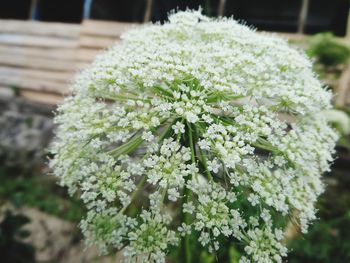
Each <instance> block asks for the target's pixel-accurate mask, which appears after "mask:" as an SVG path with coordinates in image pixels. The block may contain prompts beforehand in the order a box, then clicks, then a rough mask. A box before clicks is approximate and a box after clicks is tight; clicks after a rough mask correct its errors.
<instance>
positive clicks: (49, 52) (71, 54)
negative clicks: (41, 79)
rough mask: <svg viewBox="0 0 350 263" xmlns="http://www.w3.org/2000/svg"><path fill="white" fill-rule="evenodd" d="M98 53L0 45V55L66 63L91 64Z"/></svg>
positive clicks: (88, 50) (92, 50)
mask: <svg viewBox="0 0 350 263" xmlns="http://www.w3.org/2000/svg"><path fill="white" fill-rule="evenodd" d="M99 52H100V51H99V50H95V49H87V48H80V49H75V48H74V49H69V48H37V47H21V46H11V45H0V54H5V55H14V56H33V57H36V58H48V59H57V60H68V61H75V60H77V61H86V62H91V61H92V60H93V58H94V57H95V56H96V55H97V54H98V53H99Z"/></svg>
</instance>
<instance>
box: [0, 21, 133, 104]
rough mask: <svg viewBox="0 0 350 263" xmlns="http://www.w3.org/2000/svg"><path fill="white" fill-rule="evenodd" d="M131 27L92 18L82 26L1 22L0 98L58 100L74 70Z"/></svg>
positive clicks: (84, 64)
mask: <svg viewBox="0 0 350 263" xmlns="http://www.w3.org/2000/svg"><path fill="white" fill-rule="evenodd" d="M133 26H134V25H133V24H129V23H116V22H105V21H93V20H85V21H84V22H83V23H82V24H64V23H46V22H35V21H17V20H0V96H14V95H16V96H22V97H24V98H27V99H30V100H34V101H38V102H43V103H48V104H54V103H57V102H59V101H60V100H62V96H64V95H67V94H68V93H69V84H70V83H71V81H72V79H73V76H74V74H76V72H78V71H79V70H81V69H83V68H84V67H86V66H87V65H88V64H89V63H90V62H91V61H92V60H93V58H94V56H95V55H96V54H97V53H98V52H100V51H101V50H102V49H104V48H106V47H108V46H110V45H111V44H113V43H114V42H115V41H118V40H119V39H120V35H121V34H122V33H123V32H124V31H126V30H127V29H129V28H131V27H133Z"/></svg>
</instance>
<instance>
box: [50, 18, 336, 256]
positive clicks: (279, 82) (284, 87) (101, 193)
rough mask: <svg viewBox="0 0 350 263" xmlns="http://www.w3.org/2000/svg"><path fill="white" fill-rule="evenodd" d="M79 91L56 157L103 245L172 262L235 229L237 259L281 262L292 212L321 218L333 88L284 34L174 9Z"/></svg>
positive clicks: (61, 127)
mask: <svg viewBox="0 0 350 263" xmlns="http://www.w3.org/2000/svg"><path fill="white" fill-rule="evenodd" d="M72 89H73V95H72V96H71V97H68V98H66V99H65V101H64V102H63V104H62V105H60V107H59V112H58V114H57V116H56V118H55V121H56V123H57V124H58V128H57V139H56V141H55V142H54V143H53V145H52V152H53V153H54V158H53V159H52V160H51V162H50V164H51V167H52V168H53V170H54V173H55V174H56V175H57V176H58V177H59V178H60V181H61V184H62V185H64V186H67V187H68V189H69V191H70V193H72V194H73V193H76V192H77V193H78V194H79V195H80V196H81V199H82V200H83V202H84V203H85V205H86V208H87V210H88V212H87V215H86V217H85V218H84V219H83V220H82V221H81V224H80V225H81V228H82V231H83V233H84V235H85V236H86V240H87V242H88V244H94V245H97V246H99V247H100V249H101V250H102V252H108V251H110V250H114V249H117V250H118V249H123V251H124V255H125V260H126V262H164V261H165V257H166V255H167V254H168V253H169V252H170V251H171V250H172V249H176V247H177V246H184V247H185V248H187V249H189V248H193V247H195V244H193V242H194V240H196V241H198V246H203V247H204V248H206V249H208V250H209V252H213V253H214V252H215V251H217V250H220V249H223V246H221V243H222V242H223V241H224V240H231V241H232V240H233V241H234V244H238V245H236V246H237V249H238V250H239V251H241V253H242V256H241V259H240V260H241V262H282V257H284V256H286V252H287V249H286V248H285V246H284V245H283V238H284V234H283V233H284V232H283V228H284V227H285V226H286V224H287V223H288V222H290V221H292V222H294V223H295V224H297V225H299V226H300V229H301V231H302V232H306V231H307V228H308V225H309V223H310V221H312V220H313V219H315V207H314V204H315V202H316V200H317V197H318V196H319V195H320V194H321V193H322V191H323V188H324V187H323V183H322V181H321V178H320V175H321V174H322V173H323V172H325V171H327V170H328V169H329V163H330V162H331V161H332V153H333V151H334V150H333V149H334V146H335V141H336V139H337V134H336V133H335V132H334V131H333V130H332V129H331V128H330V127H329V126H328V125H327V122H326V120H325V118H324V117H323V116H322V111H324V110H327V109H329V108H331V104H330V99H331V96H332V95H331V93H330V92H329V91H327V90H325V89H324V88H323V87H322V85H321V84H320V82H319V81H318V80H317V78H316V77H315V74H314V73H313V72H312V65H311V63H310V61H309V60H308V59H307V58H306V57H305V55H304V54H302V53H301V52H300V51H298V50H295V49H292V48H290V47H289V46H288V44H287V42H286V41H285V40H282V39H280V38H278V37H275V36H272V35H267V34H262V33H257V32H255V31H254V30H252V29H250V28H248V27H247V26H244V25H240V24H239V23H237V22H236V21H235V20H233V19H226V18H219V19H211V18H208V17H206V16H203V15H201V14H200V12H199V11H186V12H178V13H175V14H172V15H170V17H169V22H167V23H165V24H163V25H161V24H153V25H146V26H143V27H141V28H138V29H134V30H132V31H130V32H128V33H126V34H124V35H123V37H122V42H121V43H120V44H116V45H114V46H113V47H111V48H110V49H109V50H107V51H106V52H104V53H103V54H101V55H99V56H98V57H97V58H96V59H95V61H94V62H93V64H92V66H91V67H90V68H88V69H87V70H85V71H84V72H82V73H81V74H80V75H78V76H77V78H76V81H75V83H74V84H73V87H72ZM189 238H191V244H189V243H190V242H189ZM194 253H195V251H193V252H192V254H194ZM190 256H191V255H189V254H188V251H187V254H186V256H185V258H186V261H185V259H183V260H179V262H189V261H190Z"/></svg>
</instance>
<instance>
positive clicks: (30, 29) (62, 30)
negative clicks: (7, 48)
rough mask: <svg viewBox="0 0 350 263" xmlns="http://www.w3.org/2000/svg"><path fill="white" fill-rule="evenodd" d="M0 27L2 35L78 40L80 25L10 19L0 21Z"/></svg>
mask: <svg viewBox="0 0 350 263" xmlns="http://www.w3.org/2000/svg"><path fill="white" fill-rule="evenodd" d="M0 25H1V27H0V31H1V32H4V33H23V34H27V35H39V36H56V37H63V38H78V37H79V34H80V27H81V25H80V24H68V23H52V22H38V21H28V20H25V21H21V20H11V19H1V20H0Z"/></svg>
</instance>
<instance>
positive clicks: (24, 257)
mask: <svg viewBox="0 0 350 263" xmlns="http://www.w3.org/2000/svg"><path fill="white" fill-rule="evenodd" d="M28 222H29V219H28V218H27V217H25V216H22V215H13V214H11V212H9V211H7V212H6V215H5V217H4V219H3V221H2V222H1V223H0V259H1V262H4V263H6V262H11V263H34V262H36V261H35V250H34V248H33V247H32V246H31V245H30V244H27V243H24V242H22V241H21V240H20V238H26V237H28V236H29V235H30V233H29V232H28V231H25V230H23V229H22V227H23V226H24V225H26V224H27V223H28Z"/></svg>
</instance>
